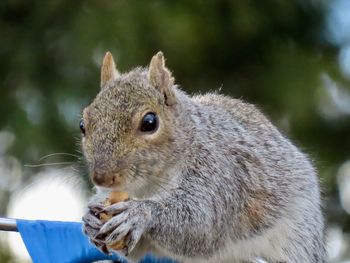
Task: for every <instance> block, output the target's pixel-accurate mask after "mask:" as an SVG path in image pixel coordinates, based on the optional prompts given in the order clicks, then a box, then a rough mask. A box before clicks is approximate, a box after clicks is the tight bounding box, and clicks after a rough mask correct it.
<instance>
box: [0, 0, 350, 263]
mask: <svg viewBox="0 0 350 263" xmlns="http://www.w3.org/2000/svg"><path fill="white" fill-rule="evenodd" d="M107 50H109V51H111V52H112V53H113V55H114V57H115V58H116V63H117V67H118V69H119V70H120V71H128V70H130V69H131V68H132V67H135V66H138V65H142V66H146V65H147V64H148V63H149V61H150V58H151V57H152V55H153V54H155V53H156V52H157V51H159V50H162V51H163V52H164V54H165V57H166V59H167V65H168V67H169V68H170V69H171V70H172V71H173V74H174V76H175V78H176V82H177V83H178V84H180V85H181V87H182V88H183V89H184V90H186V91H187V92H189V93H194V92H206V91H209V90H218V89H221V92H222V93H224V94H229V95H231V96H233V97H238V98H243V99H244V100H247V101H249V102H252V103H255V104H257V105H258V107H259V108H261V109H262V111H263V112H264V113H266V115H268V116H269V117H270V119H272V121H273V122H274V123H275V124H276V125H277V126H278V127H279V128H280V130H282V131H283V133H285V134H287V135H288V136H289V137H290V138H291V139H292V140H293V141H294V142H295V143H296V144H297V145H299V146H300V147H301V148H302V149H303V150H304V151H305V152H307V153H308V154H309V155H310V156H311V157H312V159H313V160H314V163H315V165H316V166H317V168H318V170H319V173H320V177H321V181H322V184H323V192H324V211H325V215H326V218H327V221H328V225H329V229H328V232H327V233H329V235H328V239H327V240H328V247H329V248H328V249H329V251H330V258H329V261H330V262H343V261H342V260H346V259H349V258H350V255H349V254H350V252H349V249H348V248H349V232H350V216H349V213H350V118H349V116H350V1H347V0H334V1H325V0H324V1H321V0H320V1H317V0H314V1H311V0H309V1H306V0H304V1H303V0H298V1H297V0H294V1H278V0H262V1H249V0H239V1H219V0H218V1H126V0H125V1H108V0H95V1H91V0H90V1H68V0H66V1H64V0H52V1H29V0H3V1H1V2H0V61H1V64H0V81H1V82H0V83H1V84H0V213H1V214H2V215H7V211H8V210H7V205H8V202H9V201H10V200H11V196H12V193H14V192H18V191H21V189H25V188H26V186H27V185H28V184H30V183H31V182H32V180H33V177H34V176H35V175H36V174H37V173H38V172H40V171H42V170H43V169H46V167H38V168H33V167H26V166H25V164H28V163H30V164H33V163H34V164H37V163H49V162H51V163H56V162H68V163H69V162H73V163H74V164H73V166H74V167H77V168H78V169H79V171H78V174H79V176H80V177H81V178H83V180H82V182H80V185H81V186H82V187H85V188H86V189H90V187H91V185H90V184H89V183H88V179H87V173H86V172H85V171H84V169H83V168H81V165H80V164H79V163H80V161H79V160H78V159H77V158H76V157H74V156H61V155H58V156H52V158H47V159H45V160H40V158H41V157H42V156H45V155H47V154H50V153H61V152H64V153H70V154H74V155H76V154H77V155H80V153H79V150H80V149H79V143H78V142H79V138H80V133H79V129H78V122H79V119H80V113H81V110H82V109H83V107H84V106H86V105H87V104H88V103H89V102H90V101H91V100H92V99H93V97H94V96H95V95H96V94H97V92H98V90H99V74H100V73H99V70H100V63H101V60H102V57H103V55H104V53H105V52H106V51H107ZM75 163H77V165H76V164H75ZM63 166H64V165H63ZM51 167H53V168H55V167H57V168H61V167H62V165H57V166H55V165H52V166H51ZM33 205H35V204H33ZM0 235H1V233H0ZM2 240H3V242H2V245H1V246H2V247H4V249H0V254H1V256H0V262H17V261H16V259H13V256H11V253H10V252H9V251H8V250H7V248H6V247H7V246H6V240H5V239H4V238H2ZM337 242H338V243H337ZM10 258H12V259H10ZM344 262H345V261H344Z"/></svg>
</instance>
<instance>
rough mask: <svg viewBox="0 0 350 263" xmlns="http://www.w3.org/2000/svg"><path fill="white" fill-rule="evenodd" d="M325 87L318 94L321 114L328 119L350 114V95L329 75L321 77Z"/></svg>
mask: <svg viewBox="0 0 350 263" xmlns="http://www.w3.org/2000/svg"><path fill="white" fill-rule="evenodd" d="M321 79H322V82H323V86H322V87H321V88H320V90H319V93H318V95H319V96H318V104H319V107H318V108H319V111H320V113H321V114H322V115H323V116H324V117H325V118H327V119H334V118H339V117H342V116H345V115H349V114H350V93H349V91H347V90H346V89H345V88H344V87H341V86H340V85H339V84H338V83H337V82H335V81H333V80H332V79H331V78H330V77H329V75H328V74H326V73H323V74H322V75H321Z"/></svg>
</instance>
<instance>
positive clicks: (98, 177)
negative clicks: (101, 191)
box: [91, 172, 107, 186]
mask: <svg viewBox="0 0 350 263" xmlns="http://www.w3.org/2000/svg"><path fill="white" fill-rule="evenodd" d="M106 177H107V176H106V174H104V173H98V172H91V179H92V181H93V183H94V184H96V185H101V186H102V185H104V184H105V181H106Z"/></svg>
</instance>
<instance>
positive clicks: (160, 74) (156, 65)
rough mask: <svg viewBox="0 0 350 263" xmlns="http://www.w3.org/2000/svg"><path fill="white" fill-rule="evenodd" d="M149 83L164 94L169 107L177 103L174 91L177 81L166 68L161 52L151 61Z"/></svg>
mask: <svg viewBox="0 0 350 263" xmlns="http://www.w3.org/2000/svg"><path fill="white" fill-rule="evenodd" d="M148 81H149V82H150V83H151V85H153V86H154V87H155V88H157V89H158V90H159V91H160V92H162V93H163V94H164V97H165V103H166V104H167V105H169V106H170V105H173V104H175V103H176V99H175V94H174V91H173V89H172V86H173V85H174V81H175V79H174V78H173V77H172V76H171V73H170V71H169V70H168V69H167V68H166V67H165V60H164V56H163V53H162V52H161V51H159V52H158V53H157V54H156V55H154V56H153V58H152V60H151V63H150V65H149V70H148Z"/></svg>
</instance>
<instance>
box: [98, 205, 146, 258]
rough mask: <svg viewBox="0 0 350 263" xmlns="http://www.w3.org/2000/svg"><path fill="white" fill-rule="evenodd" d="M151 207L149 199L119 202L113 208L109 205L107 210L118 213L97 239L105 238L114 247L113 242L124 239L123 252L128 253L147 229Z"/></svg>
mask: <svg viewBox="0 0 350 263" xmlns="http://www.w3.org/2000/svg"><path fill="white" fill-rule="evenodd" d="M150 209H151V207H150V206H148V202H147V201H146V202H144V201H134V200H131V201H127V202H121V203H118V204H116V205H114V207H113V209H112V206H110V207H108V208H107V209H106V210H109V212H111V213H112V211H114V212H113V213H115V212H116V211H118V214H117V215H116V216H113V217H112V218H111V219H110V220H109V221H107V222H106V223H105V224H104V225H103V226H102V228H101V229H100V231H99V233H98V234H97V235H96V239H98V240H99V239H104V242H105V243H106V244H107V247H108V246H111V247H113V244H116V243H117V242H120V241H122V242H123V243H124V244H125V247H124V248H123V250H125V248H126V250H125V251H122V252H123V253H124V252H125V253H124V254H125V255H127V254H128V253H130V252H131V251H132V250H133V249H134V247H135V246H136V244H137V243H138V241H139V240H140V238H141V236H142V234H143V233H144V232H145V230H146V229H147V226H148V225H149V223H150V220H151V212H150ZM121 210H122V211H121Z"/></svg>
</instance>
